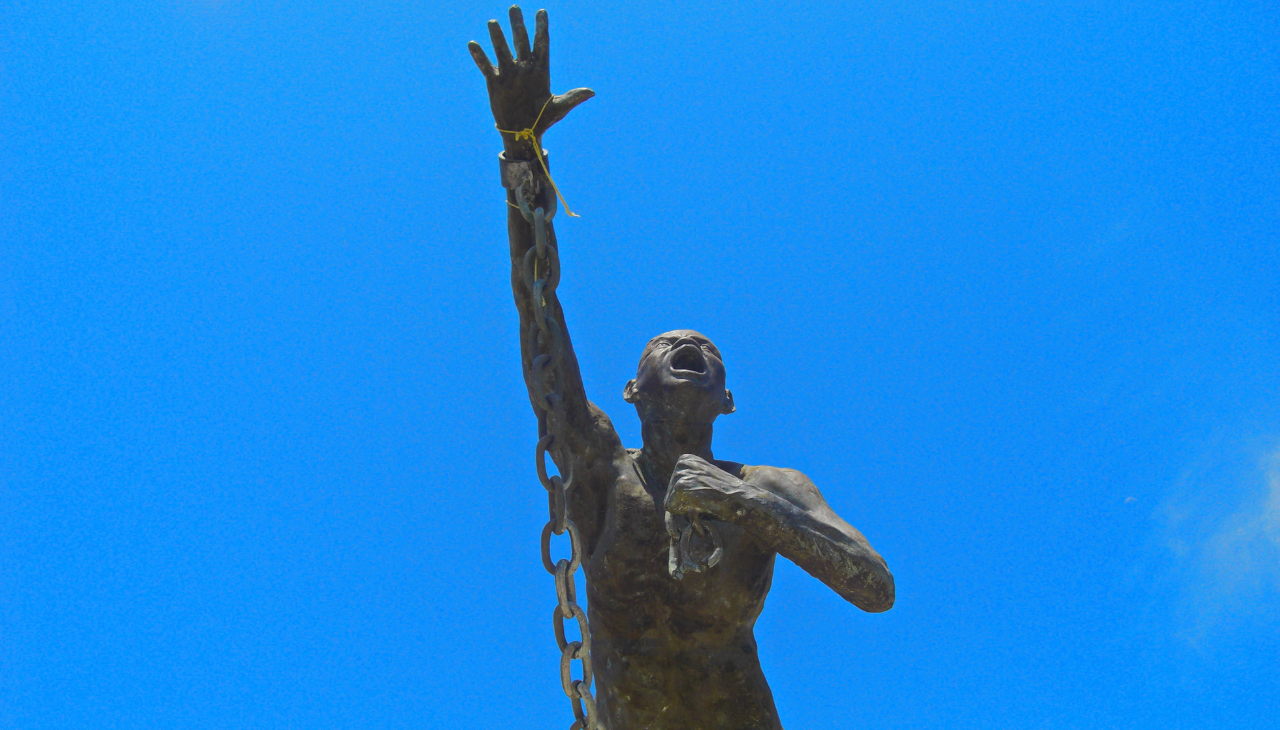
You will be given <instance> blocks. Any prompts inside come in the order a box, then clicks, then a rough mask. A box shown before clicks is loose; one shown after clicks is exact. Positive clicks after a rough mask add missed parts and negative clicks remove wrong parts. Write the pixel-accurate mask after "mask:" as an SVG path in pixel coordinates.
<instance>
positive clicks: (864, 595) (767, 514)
mask: <svg viewBox="0 0 1280 730" xmlns="http://www.w3.org/2000/svg"><path fill="white" fill-rule="evenodd" d="M742 476H743V478H741V479H739V478H738V477H735V476H733V475H731V474H729V473H727V472H725V471H723V470H721V469H719V468H717V467H715V466H713V465H711V464H709V463H708V462H706V461H703V460H702V459H699V458H698V457H696V456H692V455H686V456H683V457H681V458H680V461H679V462H678V463H677V465H676V469H675V472H674V474H673V475H672V477H671V485H670V487H669V488H668V490H667V499H666V507H667V509H668V510H669V511H671V512H673V513H676V514H691V513H705V514H709V515H711V516H713V517H714V518H716V519H719V520H723V521H725V522H732V523H734V524H736V525H738V526H739V527H741V528H742V529H743V531H745V532H746V533H747V534H749V535H751V536H752V537H754V538H755V539H757V540H759V541H760V542H761V543H762V544H764V545H765V546H767V547H769V548H771V549H773V550H774V551H776V552H777V553H778V554H779V555H782V556H783V557H784V558H787V559H788V560H790V561H792V562H793V563H795V564H796V565H799V566H800V567H801V568H803V569H804V570H805V572H807V573H808V574H809V575H812V576H813V577H815V578H817V579H818V580H820V581H822V582H823V583H826V584H827V586H829V587H830V588H831V589H832V590H834V591H835V592H836V593H838V594H840V596H841V597H842V598H844V599H845V600H846V601H849V602H850V603H852V604H853V605H855V606H857V607H858V608H861V609H862V610H864V611H869V612H872V613H879V612H881V611H888V610H889V609H890V608H892V607H893V601H894V584H893V574H892V573H890V572H889V567H888V566H887V565H885V562H884V558H882V557H880V554H879V553H877V552H876V551H875V550H874V549H873V548H872V547H871V544H870V543H869V542H867V539H866V538H865V537H863V535H862V533H860V532H858V531H857V530H856V529H854V527H853V526H852V525H850V524H849V523H848V522H845V521H844V520H843V519H841V518H840V516H839V515H837V514H836V513H835V512H834V511H833V510H832V509H831V507H830V506H829V505H827V502H826V500H824V499H823V498H822V495H821V494H820V493H819V492H818V489H817V488H816V487H815V486H814V485H813V483H812V482H811V481H809V479H808V477H806V476H804V475H803V474H801V473H800V472H798V471H794V470H791V469H774V468H772V467H747V468H746V469H744V470H743V474H742Z"/></svg>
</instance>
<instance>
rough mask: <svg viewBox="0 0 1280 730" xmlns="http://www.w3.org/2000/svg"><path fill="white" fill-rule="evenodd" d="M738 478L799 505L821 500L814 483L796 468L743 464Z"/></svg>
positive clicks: (807, 504)
mask: <svg viewBox="0 0 1280 730" xmlns="http://www.w3.org/2000/svg"><path fill="white" fill-rule="evenodd" d="M738 478H739V479H741V480H742V481H744V482H746V483H748V484H754V485H755V486H757V487H763V488H764V489H768V490H769V491H770V492H773V493H774V494H777V495H780V496H782V497H786V498H787V499H788V500H789V501H791V502H793V503H795V504H798V505H801V506H805V507H807V506H812V505H815V504H818V503H820V502H821V501H822V495H821V494H820V493H819V492H818V488H817V487H816V486H814V483H813V482H812V481H811V480H810V479H809V477H807V476H805V475H804V473H803V472H800V471H798V470H796V469H786V468H783V467H777V466H744V467H742V473H741V474H740V475H739V476H738Z"/></svg>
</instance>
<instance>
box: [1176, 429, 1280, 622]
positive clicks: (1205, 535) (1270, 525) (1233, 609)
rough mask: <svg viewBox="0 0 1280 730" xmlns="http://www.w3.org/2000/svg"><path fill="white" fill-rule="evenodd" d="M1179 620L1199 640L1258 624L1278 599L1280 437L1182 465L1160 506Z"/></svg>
mask: <svg viewBox="0 0 1280 730" xmlns="http://www.w3.org/2000/svg"><path fill="white" fill-rule="evenodd" d="M1162 513H1163V514H1162V516H1163V518H1164V523H1165V525H1164V526H1165V539H1164V546H1165V548H1166V549H1167V550H1168V551H1169V552H1170V553H1171V557H1173V559H1174V567H1175V577H1176V582H1177V583H1178V584H1179V589H1180V594H1181V600H1180V601H1179V603H1178V611H1179V614H1180V619H1181V620H1180V622H1179V623H1180V624H1181V625H1182V627H1183V633H1184V635H1185V638H1186V639H1187V640H1189V641H1191V642H1192V643H1195V644H1198V643H1202V642H1204V641H1206V640H1208V639H1209V638H1211V637H1212V636H1213V635H1215V634H1216V633H1219V632H1221V631H1227V630H1231V629H1234V628H1238V627H1240V626H1241V625H1242V624H1248V625H1249V626H1257V625H1258V623H1259V622H1258V621H1257V619H1259V618H1266V619H1268V620H1267V621H1266V625H1270V626H1273V627H1274V625H1275V624H1274V621H1273V620H1271V618H1272V617H1273V616H1274V615H1275V612H1276V608H1277V605H1280V601H1278V599H1280V441H1270V442H1268V443H1267V444H1266V445H1265V447H1263V448H1258V447H1256V446H1255V447H1253V448H1236V449H1224V450H1219V452H1218V453H1216V454H1215V455H1213V456H1212V457H1209V458H1206V459H1204V460H1202V462H1201V463H1199V464H1197V465H1196V466H1195V467H1193V468H1191V469H1189V470H1188V471H1187V473H1186V474H1185V475H1184V477H1183V479H1182V480H1181V482H1180V484H1179V486H1178V489H1176V490H1175V492H1174V494H1173V496H1172V497H1171V498H1170V499H1169V500H1168V501H1167V502H1166V503H1165V505H1164V506H1163V507H1162Z"/></svg>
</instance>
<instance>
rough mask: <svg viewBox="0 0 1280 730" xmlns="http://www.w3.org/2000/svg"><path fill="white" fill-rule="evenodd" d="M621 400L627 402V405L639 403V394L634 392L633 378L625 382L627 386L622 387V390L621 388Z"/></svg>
mask: <svg viewBox="0 0 1280 730" xmlns="http://www.w3.org/2000/svg"><path fill="white" fill-rule="evenodd" d="M622 400H624V401H626V402H628V403H639V402H640V394H639V393H637V392H636V381H635V379H634V378H633V379H631V380H628V381H627V384H626V385H625V386H623V388H622Z"/></svg>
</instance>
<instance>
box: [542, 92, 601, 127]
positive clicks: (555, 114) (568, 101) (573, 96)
mask: <svg viewBox="0 0 1280 730" xmlns="http://www.w3.org/2000/svg"><path fill="white" fill-rule="evenodd" d="M595 95H596V92H594V91H592V90H591V89H572V90H570V91H566V92H565V93H563V94H557V95H555V96H554V97H552V99H551V108H550V109H548V110H547V111H549V112H551V119H550V120H549V121H548V122H547V126H548V127H550V126H551V125H552V124H555V123H556V122H558V121H560V120H561V119H564V118H565V116H567V115H568V114H569V112H570V111H572V110H573V108H574V107H575V106H577V105H579V104H581V103H582V102H584V101H586V100H587V99H590V98H591V97H593V96H595Z"/></svg>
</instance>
